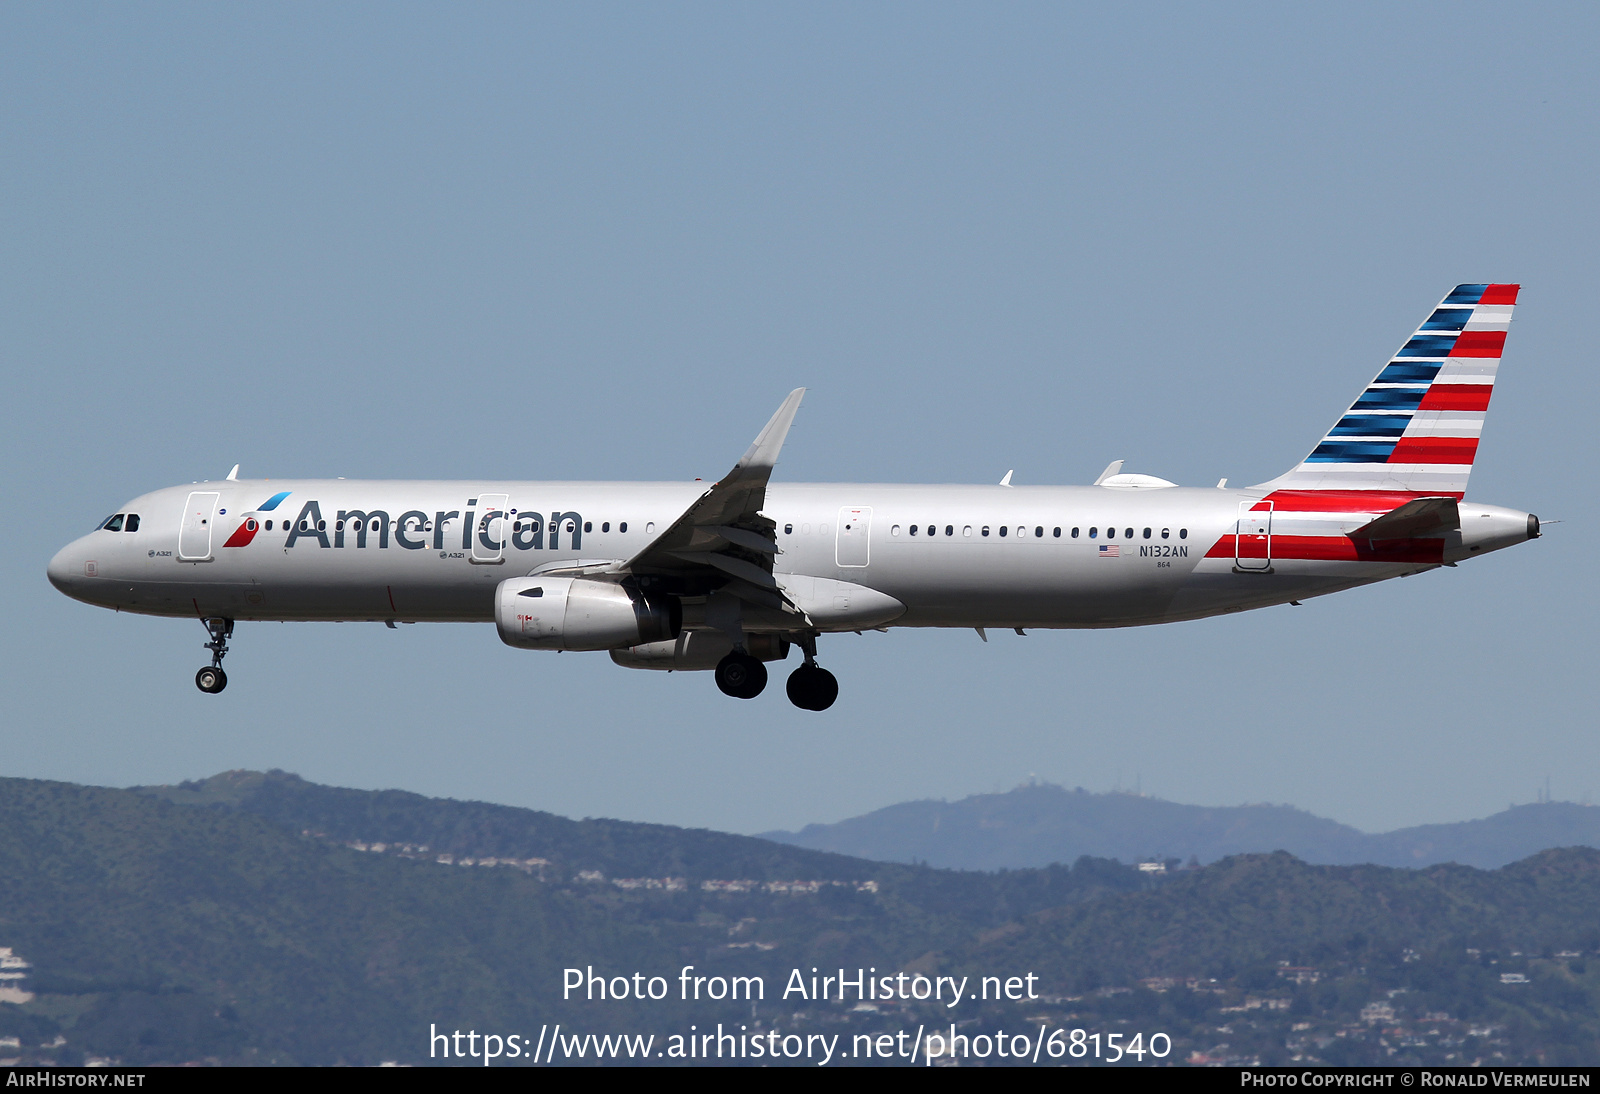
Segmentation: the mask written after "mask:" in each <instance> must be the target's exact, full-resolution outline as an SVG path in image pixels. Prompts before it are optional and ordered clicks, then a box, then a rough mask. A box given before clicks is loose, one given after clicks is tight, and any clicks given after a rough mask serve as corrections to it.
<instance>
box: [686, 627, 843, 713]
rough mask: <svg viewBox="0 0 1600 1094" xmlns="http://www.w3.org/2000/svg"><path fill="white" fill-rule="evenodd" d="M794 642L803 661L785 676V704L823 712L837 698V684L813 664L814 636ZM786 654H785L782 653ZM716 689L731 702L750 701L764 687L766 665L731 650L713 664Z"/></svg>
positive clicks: (815, 660)
mask: <svg viewBox="0 0 1600 1094" xmlns="http://www.w3.org/2000/svg"><path fill="white" fill-rule="evenodd" d="M796 641H798V642H799V643H800V648H801V649H802V650H804V651H805V655H806V659H805V661H804V662H803V663H802V664H801V665H800V667H799V668H797V669H795V670H794V671H793V672H791V673H790V674H789V682H788V684H787V685H786V686H785V688H784V690H785V691H787V692H788V693H789V702H791V703H793V704H794V705H795V706H797V707H799V708H800V709H801V710H827V709H828V708H829V707H831V706H833V703H834V700H835V699H837V698H839V681H838V680H837V679H835V677H834V675H833V673H831V672H829V671H828V670H827V669H825V668H823V667H822V666H821V665H819V664H817V636H816V635H814V634H807V635H799V636H797V637H796ZM785 652H787V651H785ZM716 675H717V687H718V688H720V689H721V690H722V694H724V695H731V696H733V698H735V699H754V698H755V697H756V696H757V695H760V694H761V692H762V691H763V690H765V688H766V686H767V666H766V665H764V664H762V663H761V662H760V661H759V660H758V659H756V658H754V657H751V656H750V655H749V654H748V653H746V652H745V651H744V650H734V651H733V652H732V653H730V654H728V656H726V657H724V658H723V659H722V660H721V661H720V662H718V664H717V674H716Z"/></svg>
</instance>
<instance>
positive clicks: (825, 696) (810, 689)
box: [784, 634, 839, 710]
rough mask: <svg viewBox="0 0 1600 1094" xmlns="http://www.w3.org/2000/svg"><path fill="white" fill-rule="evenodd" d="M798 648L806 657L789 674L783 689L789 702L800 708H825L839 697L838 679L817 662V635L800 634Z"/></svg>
mask: <svg viewBox="0 0 1600 1094" xmlns="http://www.w3.org/2000/svg"><path fill="white" fill-rule="evenodd" d="M800 648H801V649H802V650H804V651H805V655H806V659H805V661H803V662H802V663H801V665H800V667H799V668H797V669H795V670H794V671H793V672H791V673H790V674H789V683H788V684H787V685H786V686H785V689H784V690H786V691H787V692H788V693H789V702H791V703H793V704H794V705H795V706H797V707H799V708H800V709H801V710H827V709H828V708H829V707H831V706H833V701H834V700H835V699H837V698H839V681H838V679H837V678H835V677H834V675H833V673H831V672H829V671H828V670H827V669H825V668H823V667H822V666H821V665H819V664H817V636H816V635H814V634H812V635H802V636H801V637H800Z"/></svg>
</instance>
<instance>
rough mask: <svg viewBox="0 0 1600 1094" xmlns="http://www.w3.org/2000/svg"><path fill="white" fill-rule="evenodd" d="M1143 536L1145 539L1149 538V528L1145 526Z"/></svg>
mask: <svg viewBox="0 0 1600 1094" xmlns="http://www.w3.org/2000/svg"><path fill="white" fill-rule="evenodd" d="M1144 538H1145V539H1149V538H1150V529H1148V528H1146V529H1145V530H1144Z"/></svg>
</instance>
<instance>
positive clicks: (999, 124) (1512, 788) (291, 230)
mask: <svg viewBox="0 0 1600 1094" xmlns="http://www.w3.org/2000/svg"><path fill="white" fill-rule="evenodd" d="M1597 19H1600V16H1597V13H1596V11H1595V9H1593V8H1592V7H1590V6H1584V5H1546V6H1542V7H1538V8H1535V9H1533V10H1532V12H1531V13H1530V12H1528V11H1521V10H1518V11H1513V10H1512V9H1508V8H1506V7H1504V6H1503V5H1497V6H1493V7H1491V6H1489V5H1483V4H1450V5H1405V6H1389V5H1364V6H1363V5H1348V6H1334V7H1327V6H1324V7H1320V8H1312V7H1307V6H1287V5H1267V4H1263V5H1228V6H1193V5H1154V4H1152V5H1140V6H1113V7H1107V6H1105V5H1092V6H1091V5H1083V6H1070V5H1058V4H1050V5H1037V6H1030V5H1005V6H998V5H927V4H919V5H891V4H881V5H822V4H804V5H789V6H780V5H725V6H724V5H675V6H640V5H611V6H604V7H602V6H599V5H571V6H565V7H550V6H543V7H541V6H533V5H476V6H472V7H470V8H469V7H462V6H455V7H440V6H436V5H393V4H391V5H354V4H351V5H341V6H336V7H335V6H328V5H288V4H284V5H271V6H259V7H256V8H254V9H250V8H245V7H242V6H237V5H231V6H216V5H174V4H149V5H139V6H131V7H130V6H126V5H109V4H107V5H88V4H51V5H45V4H11V5H7V6H6V7H5V8H4V9H3V10H0V150H3V155H0V233H3V234H0V252H3V254H4V255H5V261H4V262H3V263H0V376H3V378H4V381H5V393H6V395H5V399H4V400H3V402H0V414H3V416H4V417H3V425H4V429H3V433H0V453H3V455H4V458H5V468H6V474H5V476H4V479H3V484H4V485H3V487H0V489H3V495H0V497H3V499H4V503H5V511H6V513H7V514H8V515H9V516H10V518H11V520H10V523H11V535H9V536H7V537H5V538H4V539H3V541H0V567H3V576H4V581H3V582H0V597H3V598H4V599H3V604H4V611H3V619H4V624H3V627H0V695H3V696H4V699H5V703H6V709H7V712H8V715H9V716H8V717H7V718H6V720H5V722H4V729H3V731H0V732H3V736H0V741H3V742H4V747H3V753H0V755H3V760H0V773H4V774H10V775H23V776H30V777H47V778H60V779H70V780H75V781H85V782H94V783H105V784H112V785H128V784H132V783H143V782H169V781H175V780H178V779H183V778H191V777H197V776H203V775H207V774H211V773H214V772H216V771H219V770H223V769H229V768H238V767H254V768H259V767H282V768H286V769H289V770H293V771H297V772H299V773H301V774H303V775H305V776H306V777H308V778H312V779H317V780H320V781H326V782H334V783H339V784H343V785H351V786H363V787H380V786H396V787H404V788H407V789H411V790H417V791H421V792H424V793H429V794H441V795H450V796H455V797H471V798H482V799H488V800H493V801H501V802H509V803H512V804H518V805H528V806H534V807H538V808H544V809H550V810H554V811H556V812H560V813H564V814H568V815H574V816H618V817H625V818H630V819H639V820H651V821H662V822H668V823H677V824H690V825H703V826H710V827H717V828H723V829H729V830H734V831H758V830H762V829H766V828H772V827H789V826H797V825H800V824H804V823H807V822H811V821H828V820H836V819H839V818H841V817H845V816H849V815H852V814H855V813H859V812H862V811H865V810H868V809H872V808H876V807H878V806H882V805H886V804H889V803H891V802H895V801H900V800H905V799H908V798H919V797H959V796H962V795H965V794H968V793H973V792H980V791H989V790H994V789H997V788H1003V787H1009V786H1011V785H1014V784H1016V783H1017V782H1018V781H1020V780H1022V779H1024V778H1026V777H1027V776H1029V775H1030V774H1033V775H1037V776H1038V777H1040V778H1044V779H1049V780H1052V781H1057V782H1061V783H1065V784H1067V785H1083V786H1086V787H1089V788H1092V789H1108V788H1111V787H1112V786H1114V785H1117V784H1118V782H1119V781H1120V783H1121V784H1122V785H1124V786H1128V785H1131V784H1132V783H1133V781H1134V779H1135V778H1136V777H1137V778H1138V779H1139V780H1140V783H1141V785H1142V786H1143V788H1144V789H1145V790H1146V791H1147V792H1150V793H1155V794H1158V795H1161V796H1163V797H1168V798H1173V799H1176V800H1179V801H1186V802H1198V803H1214V804H1234V803H1239V802H1243V801H1286V802H1292V803H1294V804H1297V805H1300V806H1303V807H1305V808H1308V809H1312V810H1314V811H1316V812H1318V813H1321V814H1324V815H1328V816H1332V817H1336V818H1337V819H1339V820H1342V821H1346V822H1349V823H1352V824H1355V825H1357V826H1359V827H1362V828H1365V829H1368V830H1377V829H1384V828H1389V827H1394V826H1398V825H1402V824H1412V823H1424V822H1431V821H1446V820H1456V819H1463V818H1467V817H1473V816H1482V815H1485V814H1487V813H1489V812H1492V811H1494V810H1496V809H1500V808H1503V807H1504V806H1505V805H1506V804H1507V803H1509V802H1511V801H1526V800H1530V799H1531V798H1532V797H1533V796H1534V793H1535V789H1536V787H1539V786H1541V785H1542V783H1543V780H1544V779H1545V778H1546V777H1547V776H1548V777H1549V778H1550V779H1551V788H1552V791H1553V793H1554V794H1555V796H1557V797H1560V798H1572V799H1581V798H1583V797H1584V796H1585V795H1589V794H1591V793H1594V792H1596V791H1600V740H1597V735H1596V733H1595V728H1596V723H1595V716H1594V711H1595V699H1596V694H1595V693H1596V685H1595V673H1594V670H1593V668H1592V664H1591V663H1592V660H1593V656H1594V652H1595V645H1596V644H1595V641H1594V626H1593V622H1592V621H1593V619H1594V618H1595V615H1596V603H1595V601H1596V596H1595V593H1596V581H1595V576H1594V565H1593V562H1592V559H1591V557H1590V556H1591V552H1590V551H1589V550H1588V549H1587V548H1586V547H1585V546H1584V544H1585V543H1592V542H1593V538H1594V536H1593V533H1594V522H1593V495H1594V491H1593V485H1592V482H1591V476H1592V468H1593V467H1594V465H1595V458H1594V457H1595V454H1596V453H1595V440H1594V437H1595V431H1594V429H1593V427H1592V425H1591V422H1590V419H1591V417H1592V413H1593V409H1592V404H1593V402H1594V395H1595V389H1596V385H1595V383H1594V382H1593V380H1592V379H1591V378H1590V375H1591V374H1590V368H1591V364H1590V357H1591V350H1590V348H1589V347H1590V340H1591V334H1590V323H1591V321H1592V319H1591V317H1592V314H1593V311H1594V302H1595V298H1596V288H1597V279H1596V272H1597V270H1596V263H1597V255H1600V246H1597V243H1600V240H1597V238H1596V237H1597V232H1596V228H1597V222H1596V214H1595V205H1594V180H1595V178H1596V177H1600V150H1597V146H1596V134H1597V133H1600V86H1597V84H1600V70H1597V69H1596V67H1595V66H1594V64H1593V63H1592V58H1593V55H1594V49H1595V45H1596V29H1597ZM1463 281H1518V282H1521V283H1522V284H1523V285H1524V286H1525V288H1524V290H1523V295H1522V301H1521V303H1522V307H1520V308H1519V309H1518V316H1517V321H1516V323H1515V324H1514V326H1513V329H1512V333H1511V337H1510V340H1509V342H1508V348H1507V353H1506V358H1505V361H1504V365H1503V367H1502V370H1501V380H1500V383H1499V385H1498V388H1497V394H1496V398H1495V405H1494V407H1493V409H1492V411H1491V413H1490V416H1489V422H1488V427H1487V429H1486V432H1485V438H1484V443H1483V446H1482V449H1481V450H1480V456H1479V462H1478V467H1477V469H1476V470H1475V472H1474V475H1473V479H1472V486H1471V489H1470V491H1469V498H1472V499H1475V500H1481V501H1486V502H1493V503H1497V504H1504V505H1510V506H1514V507H1517V508H1523V509H1528V510H1531V511H1533V512H1536V513H1538V514H1540V515H1541V516H1542V517H1545V518H1546V519H1556V518H1559V519H1562V520H1563V521H1564V523H1562V524H1559V525H1556V526H1554V527H1553V528H1551V529H1550V532H1549V534H1548V535H1547V536H1546V537H1545V538H1544V539H1543V540H1541V541H1540V542H1538V543H1535V544H1531V545H1527V546H1524V547H1521V548H1519V549H1516V550H1513V551H1508V552H1504V553H1502V554H1500V555H1496V556H1493V557H1490V558H1486V559H1481V560H1475V561H1474V562H1473V563H1472V564H1470V565H1464V566H1461V567H1460V568H1458V569H1455V570H1448V571H1440V572H1435V573H1431V574H1427V575H1423V576H1420V577H1417V578H1413V579H1408V580H1406V581H1402V582H1390V583H1387V584H1385V585H1383V586H1379V587H1376V588H1371V589H1365V590H1358V591H1355V592H1352V593H1347V594H1343V595H1341V596H1339V597H1334V598H1327V599H1323V600H1319V601H1315V602H1312V603H1309V604H1307V605H1306V606H1305V607H1304V608H1293V609H1291V608H1287V607H1285V608H1279V609H1273V610H1269V611H1264V612H1256V613H1250V614H1248V615H1245V616H1242V617H1231V618H1228V619H1221V620H1212V621H1205V622H1198V623H1188V624H1182V625H1177V626H1171V627H1165V628H1154V629H1142V630H1137V631H1127V632H1080V633H1074V632H1059V633H1042V632H1036V633H1033V634H1030V635H1029V636H1028V637H1026V638H1017V637H1015V636H1013V635H1009V634H1008V635H997V636H994V637H993V640H992V641H991V642H989V643H988V644H987V645H985V644H983V643H981V642H979V641H978V639H977V637H976V636H975V635H973V634H972V633H971V632H932V633H917V632H895V633H890V634H888V635H883V634H869V635H866V636H862V637H856V636H846V637H841V638H836V639H832V640H829V641H827V642H826V643H825V644H824V647H823V657H824V661H825V663H826V664H828V665H829V666H830V667H831V668H833V669H834V671H835V672H836V673H837V674H838V676H839V678H840V682H841V686H842V689H843V693H842V698H841V700H840V702H839V704H838V705H837V706H836V707H835V708H834V709H833V710H832V711H829V712H828V713H827V714H825V715H823V716H820V717H819V716H815V715H811V714H807V713H805V712H801V711H797V710H794V709H793V708H791V707H790V706H789V705H788V704H787V702H786V701H785V700H784V698H783V695H782V690H781V688H778V687H774V688H771V689H769V693H768V694H767V695H765V696H763V697H762V698H761V699H759V700H757V701H755V702H752V703H738V702H735V701H733V700H728V699H725V698H724V697H723V696H721V695H720V694H719V693H718V692H717V691H716V689H715V687H714V686H713V684H712V683H711V681H710V679H709V678H708V677H707V676H704V675H698V674H673V675H671V676H665V675H659V674H654V673H630V672H626V671H624V670H621V669H617V668H615V667H614V666H613V665H612V664H611V663H610V661H609V660H608V659H606V658H605V657H604V655H563V656H562V657H560V658H559V659H558V658H556V657H554V656H551V655H540V654H532V653H526V652H519V651H515V650H511V649H509V648H507V647H505V646H503V645H502V644H501V643H500V642H499V641H498V639H497V638H496V636H495V633H494V630H493V628H492V627H489V626H486V625H484V626H465V625H438V626H416V627H407V628H402V629H401V630H400V631H399V632H391V631H387V630H385V629H383V628H382V627H380V626H371V625H355V624H344V625H311V624H303V625H287V624H286V625H279V624H260V625H253V626H247V625H241V627H240V629H239V632H238V633H237V635H236V641H235V652H234V653H233V654H232V656H231V657H230V659H229V661H228V670H229V675H230V685H229V688H228V691H227V692H226V693H225V694H224V695H223V696H221V697H219V698H210V697H206V696H203V695H201V694H200V693H199V692H197V691H196V690H195V688H194V686H193V683H192V677H193V673H194V670H195V669H196V668H197V667H198V666H199V665H200V664H201V663H202V662H203V660H204V656H205V655H204V653H203V651H202V650H201V649H200V648H199V647H200V643H201V642H202V641H203V640H204V634H203V632H202V630H201V628H200V627H199V625H198V624H195V623H192V622H183V621H172V620H152V619H143V618H133V617H127V616H118V615H112V614H108V613H106V612H104V611H100V610H96V609H93V608H89V607H87V606H85V605H81V604H77V603H74V602H71V601H68V600H66V599H65V598H63V597H61V596H60V595H59V594H57V593H55V591H54V590H52V589H51V588H50V587H49V585H48V584H47V583H46V581H45V578H44V566H45V562H46V561H47V560H48V559H49V557H50V555H51V554H52V553H53V552H54V551H55V549H56V548H57V547H58V546H60V545H61V544H62V543H64V542H65V541H67V540H68V539H70V538H73V537H75V536H77V535H79V534H81V533H82V532H83V531H84V530H86V529H87V528H89V527H90V526H91V525H92V523H93V522H94V521H95V520H96V519H97V518H99V517H100V516H102V515H103V514H105V513H107V512H111V511H114V510H115V508H116V506H117V505H118V503H119V502H121V501H122V500H124V499H126V498H128V497H131V496H133V495H135V494H138V493H141V492H143V491H145V490H148V489H152V488H155V487H158V486H163V485H168V484H172V483H177V482H187V481H191V480H195V479H201V478H220V477H221V476H222V475H224V474H226V472H227V470H228V468H229V467H231V466H232V465H233V464H234V463H236V462H239V463H242V464H243V465H244V472H245V474H246V475H247V476H249V475H254V476H266V475H272V476H276V477H290V476H335V475H344V476H349V477H357V476H367V477H441V478H442V477H456V476H461V477H466V476H483V477H496V478H552V479H559V478H580V477H581V478H648V479H668V478H676V479H688V478H693V477H695V476H706V477H713V476H716V475H718V474H720V473H721V472H722V471H724V470H726V468H727V467H728V466H729V465H730V464H731V462H732V461H733V460H734V459H735V458H736V457H737V456H738V455H739V453H740V452H742V451H743V449H744V447H745V446H746V445H747V444H748V443H749V440H750V438H751V437H752V436H753V435H754V434H755V432H756V430H757V429H759V427H760V426H761V424H762V422H764V421H765V419H766V417H767V415H768V414H770V413H771V411H772V410H773V408H775V407H776V405H777V404H778V402H779V401H780V400H781V398H782V397H783V395H784V393H785V392H787V391H788V390H789V389H790V388H792V387H795V386H799V385H805V386H808V387H810V388H811V394H810V396H809V397H808V399H807V402H806V405H805V407H804V409H803V410H802V412H801V415H800V418H799V420H798V422H797V424H796V426H795V428H794V431H793V432H792V434H791V435H790V438H789V445H788V447H787V449H786V450H785V453H784V460H783V463H782V464H781V466H780V467H779V470H778V475H779V477H780V478H786V479H790V480H796V481H800V480H805V481H819V480H820V481H829V480H839V481H851V480H854V481H913V482H991V481H995V480H997V479H998V478H999V477H1000V476H1001V475H1002V474H1003V473H1004V472H1005V471H1006V470H1007V469H1008V468H1016V481H1017V482H1019V483H1023V482H1027V483H1041V482H1067V483H1070V482H1088V481H1091V480H1092V479H1093V477H1094V476H1095V475H1096V474H1097V473H1098V472H1099V471H1100V469H1101V468H1102V467H1104V466H1105V464H1106V463H1107V462H1109V461H1110V460H1112V459H1119V458H1124V459H1126V460H1127V461H1128V464H1127V470H1129V471H1138V472H1145V473H1150V474H1156V475H1161V476H1163V477H1166V478H1170V479H1174V480H1177V481H1179V482H1182V483H1184V484H1186V485H1210V484H1212V483H1215V482H1216V480H1217V479H1218V478H1221V477H1222V476H1228V477H1229V478H1230V479H1231V480H1232V481H1233V482H1235V483H1243V482H1255V481H1261V480H1263V479H1266V478H1269V477H1271V476H1273V475H1275V474H1277V473H1278V472H1280V471H1282V470H1283V469H1285V468H1286V467H1288V466H1289V465H1290V464H1292V463H1294V462H1296V461H1297V460H1298V459H1300V457H1301V456H1303V455H1304V454H1305V452H1306V451H1308V450H1309V448H1310V447H1311V445H1312V444H1313V443H1314V441H1315V440H1316V439H1317V438H1318V437H1320V436H1321V434H1322V433H1323V432H1324V431H1325V429H1326V428H1327V426H1328V424H1329V423H1330V422H1331V421H1332V420H1333V419H1334V418H1335V417H1336V416H1337V415H1338V413H1339V412H1340V411H1341V410H1342V409H1343V408H1344V407H1345V406H1347V405H1348V404H1349V402H1350V399H1351V398H1352V396H1353V395H1354V393H1355V392H1356V391H1357V390H1359V388H1360V387H1361V386H1362V385H1364V384H1365V383H1366V381H1367V380H1369V379H1370V378H1371V376H1372V375H1373V374H1374V373H1375V372H1376V371H1377V369H1378V367H1379V365H1380V364H1381V363H1382V362H1383V361H1384V360H1385V359H1386V357H1387V356H1388V355H1389V354H1390V353H1391V352H1392V351H1393V349H1394V348H1395V347H1396V346H1397V345H1399V343H1400V342H1401V341H1402V340H1403V339H1404V337H1405V336H1406V335H1407V334H1408V333H1409V332H1410V331H1411V330H1412V329H1413V327H1414V326H1415V325H1416V323H1417V322H1418V321H1419V320H1420V319H1421V318H1422V317H1423V316H1424V315H1425V314H1426V312H1427V309H1428V308H1429V307H1431V306H1432V305H1433V304H1434V302H1436V301H1437V300H1438V299H1439V297H1440V296H1442V295H1443V293H1444V292H1445V291H1447V290H1448V289H1449V287H1450V286H1452V285H1454V284H1456V283H1458V282H1463Z"/></svg>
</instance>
